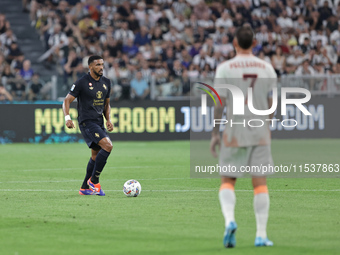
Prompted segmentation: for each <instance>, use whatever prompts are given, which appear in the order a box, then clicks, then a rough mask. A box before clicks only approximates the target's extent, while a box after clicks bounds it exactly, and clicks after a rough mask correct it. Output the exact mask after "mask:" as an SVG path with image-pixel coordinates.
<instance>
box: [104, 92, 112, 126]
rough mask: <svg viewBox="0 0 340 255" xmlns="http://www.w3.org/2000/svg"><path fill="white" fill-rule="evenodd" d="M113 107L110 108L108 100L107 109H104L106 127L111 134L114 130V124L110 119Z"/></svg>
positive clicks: (108, 99)
mask: <svg viewBox="0 0 340 255" xmlns="http://www.w3.org/2000/svg"><path fill="white" fill-rule="evenodd" d="M110 112H111V106H110V98H106V100H105V107H104V117H105V119H106V127H107V130H108V131H109V132H111V131H112V130H113V124H112V122H111V118H110Z"/></svg>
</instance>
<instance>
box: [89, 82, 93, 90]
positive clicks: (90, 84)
mask: <svg viewBox="0 0 340 255" xmlns="http://www.w3.org/2000/svg"><path fill="white" fill-rule="evenodd" d="M89 86H90V87H89V89H91V90H92V89H93V87H92V83H91V82H90V83H89Z"/></svg>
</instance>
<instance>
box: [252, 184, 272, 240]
mask: <svg viewBox="0 0 340 255" xmlns="http://www.w3.org/2000/svg"><path fill="white" fill-rule="evenodd" d="M254 211H255V218H256V237H262V238H266V237H267V230H266V229H267V221H268V214H269V194H268V188H267V185H260V186H257V187H256V188H255V189H254Z"/></svg>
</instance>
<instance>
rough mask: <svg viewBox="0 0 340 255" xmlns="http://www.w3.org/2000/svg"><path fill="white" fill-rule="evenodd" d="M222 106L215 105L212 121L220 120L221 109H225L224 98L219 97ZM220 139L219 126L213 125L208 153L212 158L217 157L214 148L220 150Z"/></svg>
mask: <svg viewBox="0 0 340 255" xmlns="http://www.w3.org/2000/svg"><path fill="white" fill-rule="evenodd" d="M221 101H222V105H220V104H217V105H215V107H214V119H221V118H222V114H223V109H224V107H225V101H226V98H225V97H221ZM220 146H221V138H220V125H215V127H214V128H213V131H212V134H211V141H210V152H211V154H212V155H213V157H215V158H216V157H217V152H216V147H218V148H220Z"/></svg>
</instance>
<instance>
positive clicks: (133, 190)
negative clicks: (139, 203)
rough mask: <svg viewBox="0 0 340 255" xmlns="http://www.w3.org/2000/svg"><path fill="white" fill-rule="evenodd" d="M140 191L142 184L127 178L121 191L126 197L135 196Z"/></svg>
mask: <svg viewBox="0 0 340 255" xmlns="http://www.w3.org/2000/svg"><path fill="white" fill-rule="evenodd" d="M141 191H142V186H141V185H140V183H139V182H138V181H136V180H128V181H126V182H125V183H124V186H123V192H124V194H125V195H127V196H128V197H137V196H138V195H139V194H140V193H141Z"/></svg>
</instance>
